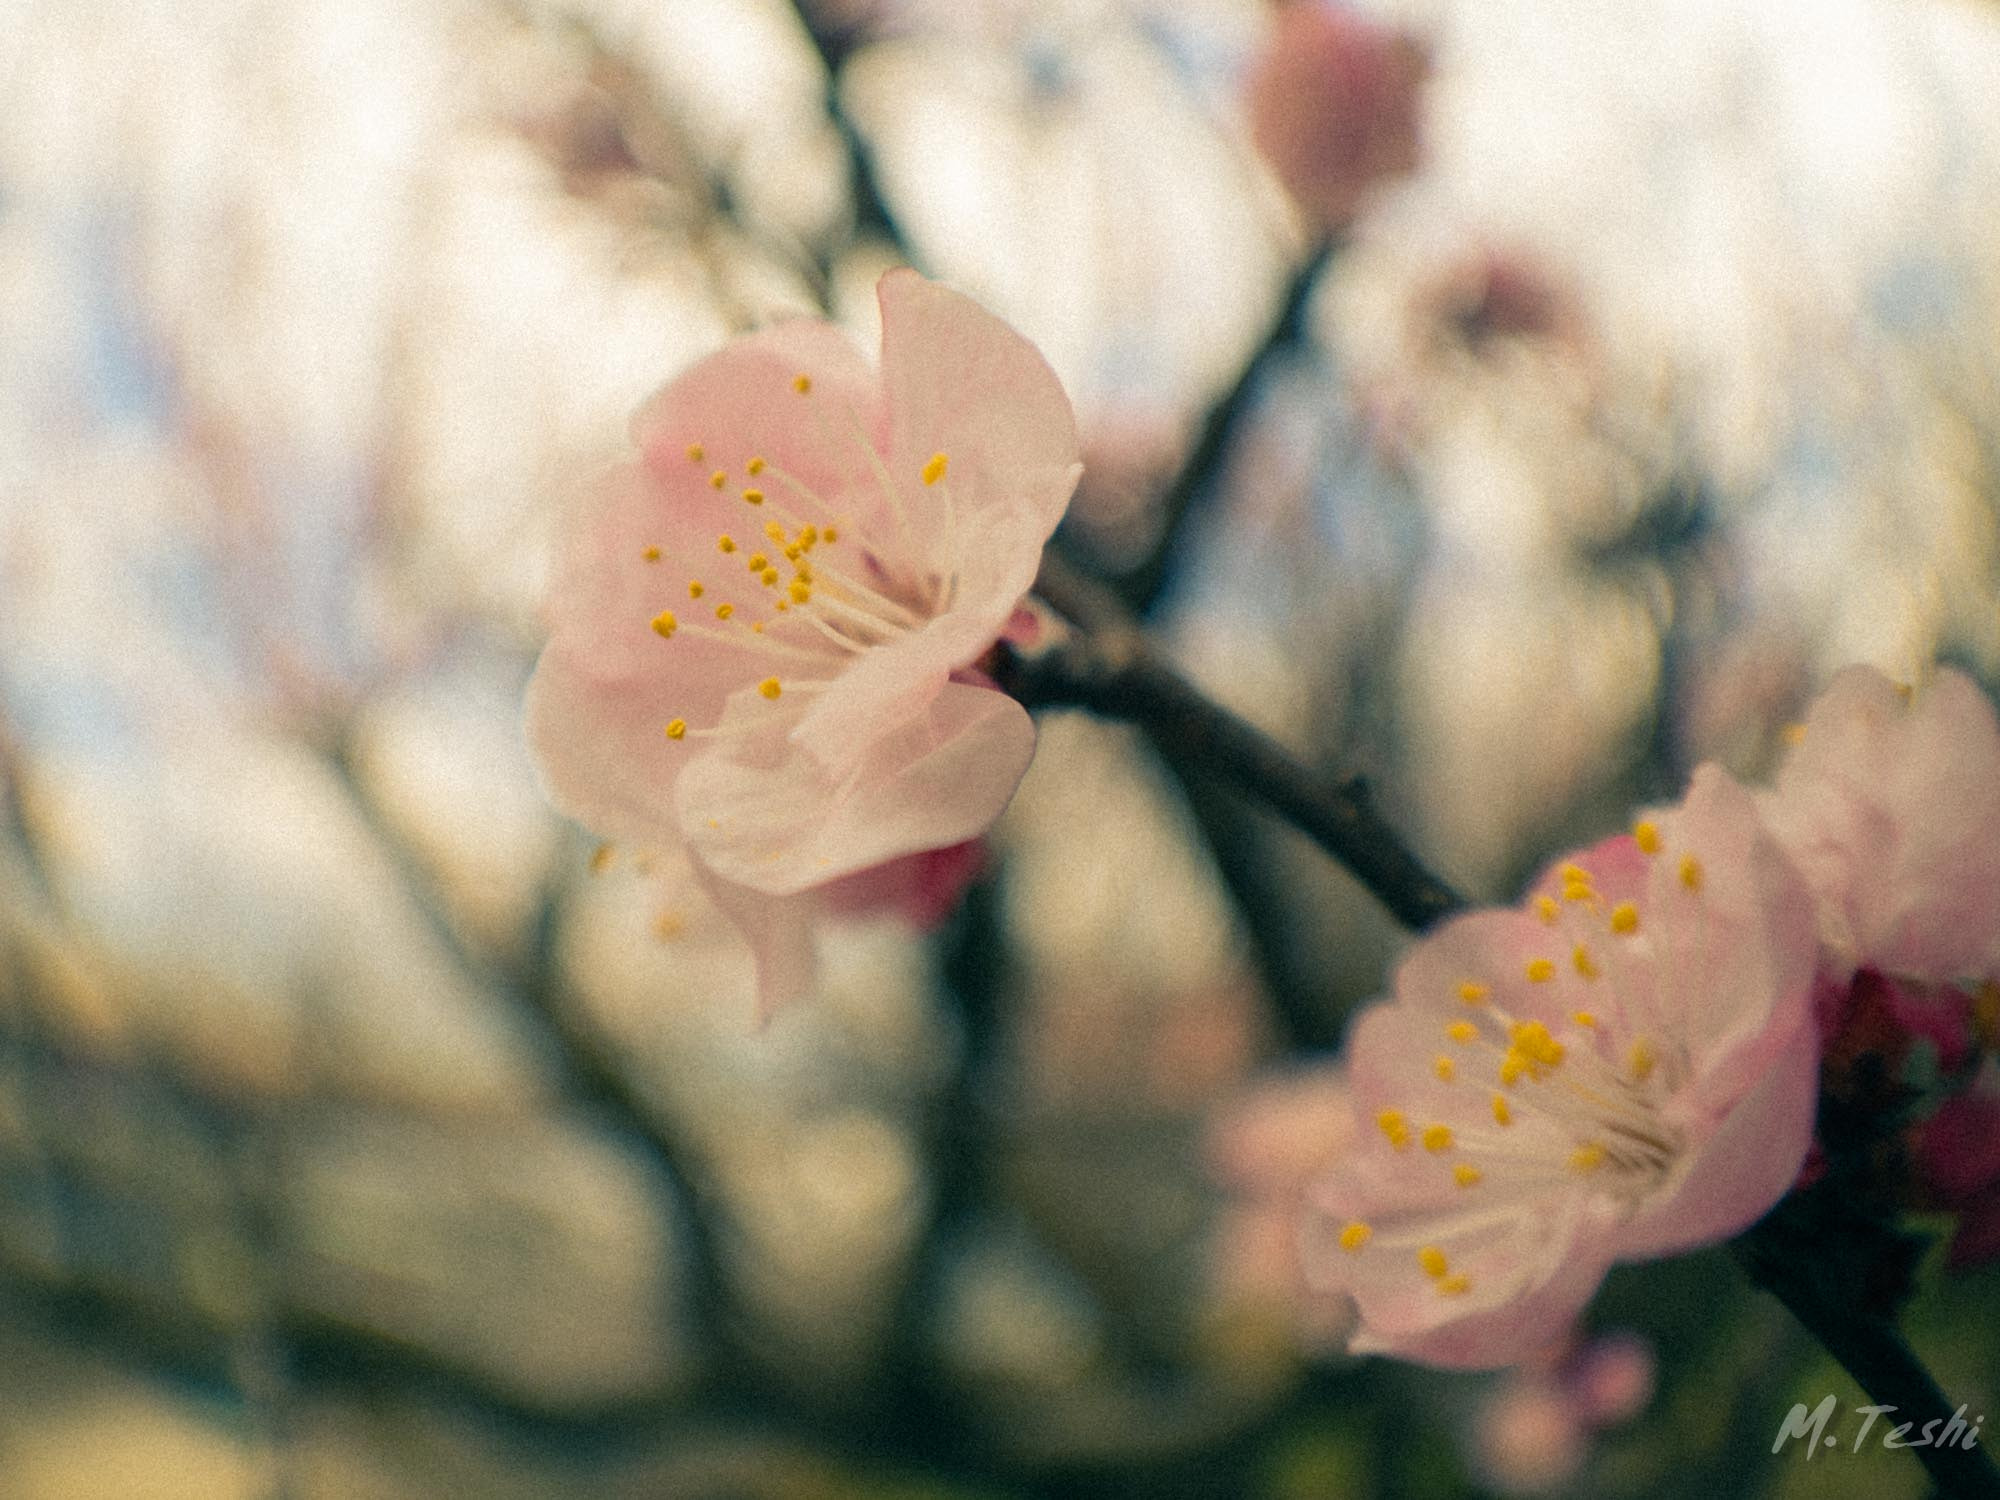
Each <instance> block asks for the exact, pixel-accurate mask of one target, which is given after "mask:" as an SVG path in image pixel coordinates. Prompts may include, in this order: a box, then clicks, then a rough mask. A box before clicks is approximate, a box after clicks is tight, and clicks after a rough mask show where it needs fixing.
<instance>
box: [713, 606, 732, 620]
mask: <svg viewBox="0 0 2000 1500" xmlns="http://www.w3.org/2000/svg"><path fill="white" fill-rule="evenodd" d="M735 613H736V606H735V605H733V604H718V605H716V606H715V618H716V619H718V620H726V619H728V618H729V617H730V616H731V615H733V614H735Z"/></svg>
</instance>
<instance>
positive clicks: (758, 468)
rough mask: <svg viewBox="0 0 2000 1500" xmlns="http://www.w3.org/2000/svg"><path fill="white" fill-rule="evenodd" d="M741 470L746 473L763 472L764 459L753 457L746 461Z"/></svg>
mask: <svg viewBox="0 0 2000 1500" xmlns="http://www.w3.org/2000/svg"><path fill="white" fill-rule="evenodd" d="M743 472H744V473H746V474H761V473H763V472H764V460H763V459H761V458H753V459H751V460H750V462H749V463H747V464H745V465H744V466H743Z"/></svg>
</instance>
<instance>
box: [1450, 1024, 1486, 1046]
mask: <svg viewBox="0 0 2000 1500" xmlns="http://www.w3.org/2000/svg"><path fill="white" fill-rule="evenodd" d="M1444 1034H1445V1035H1446V1036H1448V1037H1450V1038H1451V1039H1452V1040H1453V1041H1454V1042H1457V1043H1458V1044H1459V1045H1461V1046H1465V1045H1468V1044H1470V1043H1472V1042H1476V1041H1478V1040H1479V1028H1478V1027H1477V1026H1475V1025H1473V1024H1472V1022H1470V1021H1453V1022H1452V1023H1451V1024H1450V1025H1449V1026H1447V1027H1445V1029H1444Z"/></svg>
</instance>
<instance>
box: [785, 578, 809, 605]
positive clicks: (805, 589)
mask: <svg viewBox="0 0 2000 1500" xmlns="http://www.w3.org/2000/svg"><path fill="white" fill-rule="evenodd" d="M785 592H786V593H787V594H789V595H791V598H792V603H794V604H804V603H805V602H806V601H807V600H808V599H810V598H812V596H813V591H812V588H811V587H810V586H809V585H808V584H807V583H806V581H805V580H804V579H803V578H794V579H793V580H792V583H791V587H790V588H788V589H786V590H785Z"/></svg>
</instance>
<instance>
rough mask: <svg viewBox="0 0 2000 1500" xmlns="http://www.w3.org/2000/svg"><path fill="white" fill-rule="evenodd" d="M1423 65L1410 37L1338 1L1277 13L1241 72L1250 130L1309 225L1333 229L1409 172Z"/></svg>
mask: <svg viewBox="0 0 2000 1500" xmlns="http://www.w3.org/2000/svg"><path fill="white" fill-rule="evenodd" d="M1429 66H1430V64H1429V58H1428V55H1427V54H1426V53H1425V51H1424V49H1423V48H1422V46H1421V45H1419V44H1418V42H1417V41H1416V40H1415V39H1414V38H1412V37H1410V36H1408V35H1406V34H1404V33H1403V32H1400V31H1396V30H1394V29H1392V28H1390V27H1386V26H1383V25H1381V24H1380V23H1378V22H1375V21H1371V20H1369V19H1368V18H1367V17H1365V16H1362V15H1359V14H1357V13H1355V12H1354V11H1351V10H1349V9H1348V8H1347V7H1346V6H1344V5H1338V4H1326V3H1319V0H1297V3H1293V4H1288V5H1284V6H1281V7H1280V8H1279V10H1278V14H1277V17H1276V19H1275V21H1274V22H1273V25H1272V28H1271V34H1270V37H1269V38H1268V40H1267V41H1266V43H1265V46H1264V50H1263V52H1262V53H1261V54H1260V55H1259V57H1258V59H1257V62H1256V64H1255V66H1254V68H1253V70H1252V72H1251V76H1250V82H1249V95H1250V124H1251V132H1252V135H1253V136H1254V137H1255V139H1256V142H1257V146H1258V149H1259V150H1261V151H1262V152H1263V153H1264V155H1265V156H1266V157H1267V158H1268V159H1269V160H1270V163H1271V165H1272V167H1273V168H1274V169H1275V170H1276V171H1277V174H1278V177H1279V179H1280V180H1281V181H1282V182H1283V183H1284V184H1285V186H1286V187H1287V188H1288V189H1290V190H1291V193H1292V196H1293V197H1294V198H1295V199H1297V200H1298V203H1299V206H1300V207H1301V208H1302V209H1304V210H1305V212H1306V213H1307V214H1308V215H1309V216H1310V217H1312V218H1313V219H1315V220H1316V221H1317V222H1318V223H1319V224H1321V225H1322V226H1324V227H1325V228H1328V229H1338V228H1340V227H1341V226H1342V225H1344V224H1346V223H1347V222H1348V220H1350V219H1352V218H1353V217H1354V215H1355V213H1356V211H1357V210H1358V209H1359V207H1360V206H1361V203H1362V200H1363V199H1364V197H1365V196H1366V195H1367V193H1368V191H1369V189H1370V188H1372V187H1373V186H1375V184H1376V183H1378V182H1380V181H1382V180H1384V179H1386V178H1391V177H1399V176H1403V175H1405V174H1407V173H1409V172H1411V171H1413V170H1415V168H1416V166H1417V162H1418V159H1419V152H1420V148H1421V141H1420V138H1419V120H1418V113H1419V104H1420V99H1421V90H1422V87H1423V82H1424V77H1425V74H1426V73H1427V72H1428V70H1429Z"/></svg>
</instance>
